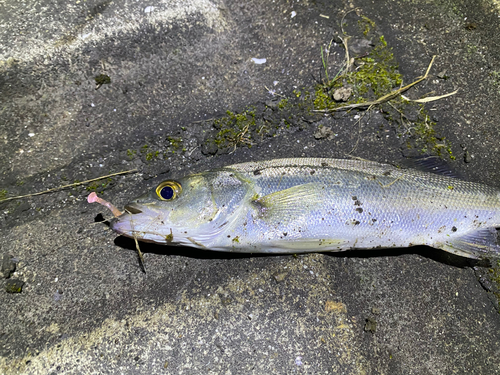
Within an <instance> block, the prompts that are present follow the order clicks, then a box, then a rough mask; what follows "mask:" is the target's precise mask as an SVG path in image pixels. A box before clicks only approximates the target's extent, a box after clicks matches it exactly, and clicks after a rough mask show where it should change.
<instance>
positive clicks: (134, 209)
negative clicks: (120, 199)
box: [124, 204, 142, 215]
mask: <svg viewBox="0 0 500 375" xmlns="http://www.w3.org/2000/svg"><path fill="white" fill-rule="evenodd" d="M124 210H125V212H127V213H129V214H132V215H135V214H142V210H140V209H138V208H137V207H134V206H132V205H130V204H127V205H126V206H125V207H124Z"/></svg>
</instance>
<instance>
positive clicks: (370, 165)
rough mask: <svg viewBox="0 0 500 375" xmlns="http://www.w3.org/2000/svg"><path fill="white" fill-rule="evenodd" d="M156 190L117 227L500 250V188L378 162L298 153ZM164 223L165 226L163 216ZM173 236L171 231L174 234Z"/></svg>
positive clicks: (253, 241) (144, 232)
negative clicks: (170, 194) (169, 194)
mask: <svg viewBox="0 0 500 375" xmlns="http://www.w3.org/2000/svg"><path fill="white" fill-rule="evenodd" d="M174 181H176V182H177V183H179V184H180V186H182V191H181V192H180V193H179V195H178V196H177V197H175V199H172V200H170V201H165V200H162V199H161V197H159V196H158V195H157V192H156V188H155V189H152V190H151V191H150V192H148V193H146V194H145V195H143V196H141V197H139V198H138V199H136V200H134V201H132V202H131V203H130V204H129V205H128V206H129V207H132V208H133V212H136V213H134V214H129V213H126V214H123V215H121V216H119V217H118V218H116V219H114V220H113V221H112V223H111V227H112V228H113V229H114V230H115V231H117V232H118V233H120V234H123V235H126V236H130V237H136V238H137V239H139V240H145V241H152V242H157V243H169V244H173V245H187V246H194V247H199V248H203V249H206V250H217V251H234V252H252V253H257V252H258V253H298V252H314V251H344V250H349V249H373V248H380V247H384V248H388V247H408V246H415V245H428V246H433V247H436V248H439V249H443V250H446V251H449V252H452V253H455V254H458V255H462V256H466V257H470V258H483V257H498V256H499V253H500V247H499V246H498V243H497V235H496V228H497V227H499V226H500V201H499V190H497V189H495V188H492V187H489V186H486V185H482V184H478V183H473V182H467V181H462V180H459V179H456V178H451V177H447V176H443V175H438V174H435V173H429V172H422V171H418V170H413V169H399V168H395V167H393V166H391V165H387V164H380V163H376V162H371V161H360V160H344V159H327V158H290V159H275V160H268V161H258V162H247V163H242V164H235V165H231V166H227V167H224V168H220V169H214V170H211V171H207V172H202V173H197V174H193V175H188V176H185V177H181V178H179V179H174ZM160 222H161V224H160ZM169 234H171V236H168V235H169Z"/></svg>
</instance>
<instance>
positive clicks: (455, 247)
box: [434, 228, 500, 259]
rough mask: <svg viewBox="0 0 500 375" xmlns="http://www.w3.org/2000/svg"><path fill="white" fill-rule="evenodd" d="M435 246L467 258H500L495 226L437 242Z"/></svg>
mask: <svg viewBox="0 0 500 375" xmlns="http://www.w3.org/2000/svg"><path fill="white" fill-rule="evenodd" d="M434 247H437V248H439V249H443V250H445V251H448V252H450V253H453V254H456V255H460V256H463V257H466V258H472V259H488V258H500V246H499V245H498V239H497V230H496V229H495V228H485V229H480V230H477V231H474V232H471V233H468V234H466V235H464V236H461V237H458V238H454V239H451V240H450V241H445V242H440V243H436V244H435V245H434Z"/></svg>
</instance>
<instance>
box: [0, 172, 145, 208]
mask: <svg viewBox="0 0 500 375" xmlns="http://www.w3.org/2000/svg"><path fill="white" fill-rule="evenodd" d="M135 172H137V169H131V170H129V171H123V172H117V173H112V174H108V175H107V176H102V177H98V178H93V179H91V180H86V181H82V182H75V183H74V184H69V185H64V186H59V187H56V188H53V189H49V190H45V191H40V192H38V193H32V194H26V195H18V196H16V197H7V198H5V199H0V202H6V201H10V200H13V199H21V198H27V197H33V196H35V195H42V194H47V193H51V192H53V191H57V190H62V189H66V188H69V187H73V186H78V185H82V184H87V183H89V182H94V181H99V180H102V179H104V178H108V177H113V176H118V175H121V174H127V173H135Z"/></svg>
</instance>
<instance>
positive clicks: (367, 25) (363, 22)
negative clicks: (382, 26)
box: [358, 16, 375, 36]
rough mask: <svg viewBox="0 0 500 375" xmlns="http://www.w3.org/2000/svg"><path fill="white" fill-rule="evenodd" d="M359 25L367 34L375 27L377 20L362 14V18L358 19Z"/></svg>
mask: <svg viewBox="0 0 500 375" xmlns="http://www.w3.org/2000/svg"><path fill="white" fill-rule="evenodd" d="M358 25H359V27H360V28H361V30H362V32H363V35H365V36H366V35H368V34H369V33H370V32H371V31H372V30H373V29H374V28H375V22H373V21H372V20H371V19H369V18H368V17H366V16H361V19H360V20H359V21H358Z"/></svg>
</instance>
